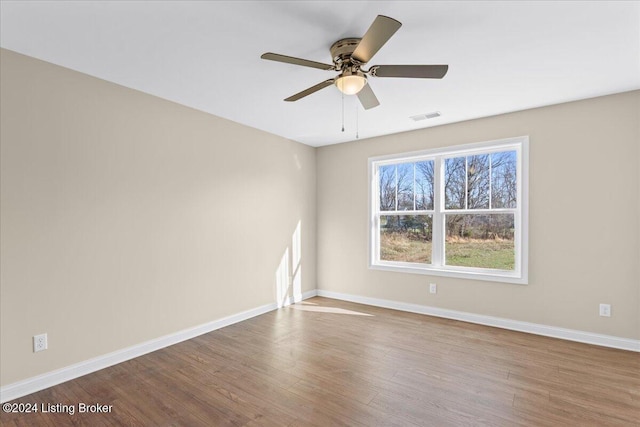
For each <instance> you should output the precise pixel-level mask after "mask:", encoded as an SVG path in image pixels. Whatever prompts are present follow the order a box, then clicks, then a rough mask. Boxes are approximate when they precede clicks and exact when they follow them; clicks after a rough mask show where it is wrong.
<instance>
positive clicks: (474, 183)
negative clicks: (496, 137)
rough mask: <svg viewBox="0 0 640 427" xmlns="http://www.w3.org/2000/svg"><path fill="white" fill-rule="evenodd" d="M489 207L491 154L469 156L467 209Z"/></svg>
mask: <svg viewBox="0 0 640 427" xmlns="http://www.w3.org/2000/svg"><path fill="white" fill-rule="evenodd" d="M488 208H489V155H488V154H482V155H478V156H469V157H467V209H488Z"/></svg>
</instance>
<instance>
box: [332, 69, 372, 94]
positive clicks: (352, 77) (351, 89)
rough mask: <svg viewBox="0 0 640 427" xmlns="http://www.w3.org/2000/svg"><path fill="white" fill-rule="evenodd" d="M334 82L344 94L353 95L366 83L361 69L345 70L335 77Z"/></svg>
mask: <svg viewBox="0 0 640 427" xmlns="http://www.w3.org/2000/svg"><path fill="white" fill-rule="evenodd" d="M335 84H336V86H337V87H338V89H340V92H342V93H344V94H345V95H355V94H357V93H358V92H360V91H361V90H362V88H363V87H364V85H366V84H367V78H366V77H365V74H364V73H363V72H362V71H356V72H354V73H352V72H347V71H345V72H343V73H342V74H340V75H339V76H338V77H336V79H335Z"/></svg>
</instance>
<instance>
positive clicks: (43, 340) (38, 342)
mask: <svg viewBox="0 0 640 427" xmlns="http://www.w3.org/2000/svg"><path fill="white" fill-rule="evenodd" d="M46 349H47V334H40V335H34V336H33V352H34V353H36V352H38V351H43V350H46Z"/></svg>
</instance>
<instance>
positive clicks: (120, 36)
mask: <svg viewBox="0 0 640 427" xmlns="http://www.w3.org/2000/svg"><path fill="white" fill-rule="evenodd" d="M0 13H1V27H0V28H1V33H0V42H1V46H2V47H3V48H7V49H10V50H13V51H16V52H20V53H23V54H26V55H29V56H33V57H36V58H39V59H43V60H45V61H49V62H52V63H54V64H58V65H62V66H64V67H68V68H71V69H74V70H77V71H80V72H83V73H87V74H90V75H92V76H96V77H99V78H102V79H105V80H109V81H112V82H115V83H118V84H121V85H124V86H127V87H130V88H134V89H137V90H140V91H142V92H146V93H149V94H153V95H156V96H159V97H161V98H165V99H168V100H171V101H175V102H177V103H180V104H184V105H187V106H190V107H193V108H196V109H198V110H202V111H206V112H209V113H211V114H215V115H217V116H221V117H224V118H227V119H230V120H233V121H236V122H239V123H243V124H245V125H248V126H252V127H255V128H258V129H262V130H265V131H267V132H271V133H274V134H277V135H281V136H283V137H285V138H289V139H292V140H295V141H299V142H303V143H305V144H309V145H312V146H322V145H327V144H333V143H338V142H345V141H351V140H354V139H355V137H356V111H357V122H358V128H359V136H360V138H367V137H372V136H377V135H385V134H390V133H395V132H402V131H407V130H412V129H417V128H422V127H427V126H436V125H441V124H444V123H452V122H458V121H462V120H468V119H472V118H477V117H484V116H490V115H495V114H500V113H505V112H509V111H516V110H522V109H527V108H532V107H537V106H543V105H549V104H555V103H559V102H565V101H571V100H576V99H582V98H589V97H593V96H599V95H604V94H610V93H616V92H623V91H628V90H633V89H639V88H640V2H638V1H623V2H612V1H604V2H595V1H587V2H577V1H570V2H551V1H546V2H535V1H534V2H519V1H518V2H517V1H511V2H487V1H475V2H418V1H335V2H329V1H315V2H311V1H300V2H293V1H288V2H283V1H278V2H276V1H233V2H232V1H229V2H226V1H210V2H207V1H194V2H188V1H158V2H153V1H77V2H74V1H64V2H62V1H4V0H3V1H2V2H1V10H0ZM378 14H381V15H387V16H390V17H392V18H395V19H397V20H398V21H400V22H402V24H403V26H402V27H401V28H400V30H399V31H398V32H397V33H396V34H395V35H394V36H393V37H392V39H391V40H390V41H389V42H388V43H387V44H386V45H385V46H384V47H383V48H382V49H381V50H380V51H379V52H378V54H377V55H376V56H375V57H374V58H373V60H372V61H371V62H370V64H369V65H381V64H449V73H448V74H447V75H446V76H445V78H444V79H442V80H426V79H425V80H422V79H393V78H375V79H374V78H371V79H369V81H370V84H371V87H372V88H373V89H374V90H375V93H376V95H377V96H378V98H379V100H380V102H381V105H380V106H379V107H377V108H374V109H371V110H368V111H364V110H363V109H362V108H361V107H360V106H359V104H358V103H357V98H356V97H354V96H349V97H345V128H346V129H345V131H344V132H341V120H342V119H341V114H342V103H341V102H342V100H341V95H340V92H339V91H338V90H337V89H336V88H335V87H329V88H326V89H324V90H322V91H320V92H317V93H315V94H313V95H310V96H308V97H306V98H304V99H301V100H300V101H297V102H294V103H289V102H283V99H284V98H286V97H288V96H290V95H292V94H294V93H297V92H299V91H300V90H302V89H305V88H307V87H309V86H312V85H314V84H316V83H319V82H321V81H323V80H326V79H327V78H331V77H333V76H334V75H335V74H336V73H335V72H330V71H322V70H317V69H313V68H306V67H297V66H294V65H289V64H282V63H277V62H272V61H265V60H261V59H260V55H261V54H262V53H264V52H269V51H271V52H276V53H281V54H285V55H290V56H297V57H301V58H306V59H311V60H315V61H319V62H325V63H330V62H331V59H330V54H329V46H331V44H332V43H333V42H334V41H336V40H338V39H340V38H344V37H349V36H351V37H361V36H362V35H363V34H364V33H365V32H366V30H367V28H368V27H369V25H370V24H371V22H372V21H373V20H374V18H375V17H376V15H378ZM432 111H440V112H441V113H442V116H441V117H439V118H436V119H431V120H425V121H420V122H414V121H412V120H410V119H409V116H414V115H418V114H421V113H429V112H432Z"/></svg>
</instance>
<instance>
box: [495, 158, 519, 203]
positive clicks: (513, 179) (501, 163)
mask: <svg viewBox="0 0 640 427" xmlns="http://www.w3.org/2000/svg"><path fill="white" fill-rule="evenodd" d="M517 195H518V186H517V175H516V152H515V151H504V152H502V153H493V154H492V155H491V207H492V208H515V207H517V206H516V205H517Z"/></svg>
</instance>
